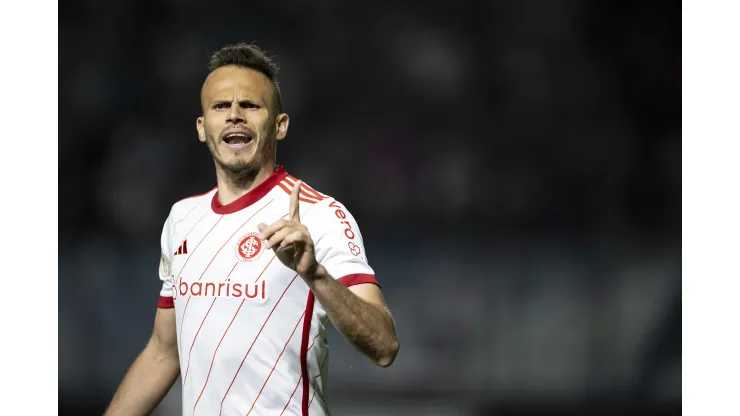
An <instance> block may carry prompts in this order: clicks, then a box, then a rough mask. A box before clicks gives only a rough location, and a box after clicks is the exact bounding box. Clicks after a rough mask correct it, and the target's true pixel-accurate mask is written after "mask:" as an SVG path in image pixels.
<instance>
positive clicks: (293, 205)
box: [290, 180, 303, 223]
mask: <svg viewBox="0 0 740 416" xmlns="http://www.w3.org/2000/svg"><path fill="white" fill-rule="evenodd" d="M302 184H303V181H300V180H298V181H296V183H295V185H293V193H291V194H290V220H291V221H295V222H298V223H300V222H301V214H300V212H299V210H298V194H299V193H300V192H301V185H302Z"/></svg>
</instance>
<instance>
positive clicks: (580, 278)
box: [59, 0, 681, 416]
mask: <svg viewBox="0 0 740 416" xmlns="http://www.w3.org/2000/svg"><path fill="white" fill-rule="evenodd" d="M59 13H60V15H59V20H60V22H59V23H60V25H59V26H60V33H59V34H60V42H59V49H60V54H59V59H60V66H59V77H60V83H59V85H60V87H59V89H60V91H59V92H60V101H61V102H60V106H59V108H60V117H59V120H60V121H59V122H60V143H59V166H60V167H59V175H60V176H59V178H60V179H59V181H60V182H59V186H60V205H59V218H60V221H59V223H60V243H61V244H60V247H59V253H60V256H59V258H60V264H59V273H60V274H59V279H60V283H61V284H60V285H59V358H60V359H59V386H60V392H59V393H60V412H61V413H62V414H77V415H82V414H101V413H102V411H103V409H104V408H105V406H106V405H107V403H108V401H109V399H110V397H111V396H112V394H113V392H114V390H115V388H116V387H117V385H118V383H119V381H120V380H121V378H122V376H123V374H124V372H125V371H126V369H127V367H128V366H129V365H130V363H131V362H132V360H133V359H134V358H135V356H136V355H137V354H138V352H139V351H140V349H141V348H142V347H143V346H144V344H145V342H146V340H147V338H148V336H149V334H150V331H151V326H152V322H153V314H154V312H155V304H156V300H157V297H158V291H159V287H160V282H159V280H158V278H157V274H156V273H157V267H158V266H157V265H158V260H159V246H158V243H159V233H160V231H161V227H162V223H163V221H164V220H165V218H166V216H167V213H168V211H169V208H170V206H171V205H172V204H173V203H174V202H175V201H177V200H178V199H181V198H182V197H185V196H188V195H192V194H197V193H202V192H205V191H206V190H208V189H210V188H211V187H213V186H214V184H215V177H214V174H213V164H212V161H211V159H210V157H209V154H208V151H207V149H206V148H205V147H204V146H203V145H201V144H200V143H199V142H198V140H197V136H196V131H195V118H196V117H197V116H198V115H199V111H200V109H199V89H200V86H201V82H202V80H203V78H204V76H205V74H206V70H205V65H206V63H207V60H208V57H209V55H210V53H211V52H212V51H213V50H215V49H216V48H218V47H220V46H222V45H223V44H226V43H233V42H236V41H242V40H243V41H255V42H256V43H257V44H258V45H260V46H262V47H264V48H266V49H267V50H268V51H269V52H271V54H272V55H273V56H275V58H276V60H277V61H278V63H279V64H280V66H281V67H282V71H281V74H280V83H281V87H282V90H283V94H284V101H285V106H286V110H287V112H288V113H289V114H290V116H291V125H290V127H291V128H290V132H289V134H288V138H287V139H286V140H285V141H284V142H283V143H282V144H281V145H280V146H279V147H278V162H279V163H281V164H284V165H286V168H287V169H288V170H289V172H291V173H292V174H294V175H296V176H299V177H302V178H304V179H305V180H306V181H307V182H308V183H309V184H311V185H312V186H313V187H315V188H317V189H319V190H321V191H322V192H324V193H328V194H330V195H332V196H334V197H336V198H337V199H339V200H341V201H342V202H344V203H345V204H346V206H347V207H348V208H349V209H350V210H351V211H352V212H353V214H354V215H355V217H356V218H357V220H358V221H359V224H360V227H361V229H362V232H363V235H364V237H365V241H366V245H367V251H368V254H369V259H370V263H371V265H372V266H373V267H374V268H375V270H376V272H377V275H378V278H379V280H380V281H381V283H382V284H383V287H384V292H385V294H386V297H387V301H388V303H389V305H390V307H391V309H392V311H393V312H394V315H395V318H396V320H397V325H398V328H399V331H400V340H401V351H400V354H399V356H398V359H397V361H396V363H395V364H394V365H393V366H392V367H391V368H389V369H380V368H375V367H373V366H372V365H371V364H370V363H369V362H368V361H367V360H366V359H364V358H363V357H362V356H360V354H359V353H357V352H355V351H354V350H353V349H352V348H351V347H350V346H349V344H347V343H346V342H345V341H344V340H342V339H341V337H340V336H339V335H338V334H337V333H336V332H332V333H331V334H330V338H331V339H332V341H331V342H332V344H331V345H332V355H331V365H330V377H329V393H328V402H329V403H330V404H331V405H332V406H333V410H334V413H335V414H337V415H389V416H390V415H484V414H501V415H507V414H511V415H513V414H541V413H542V412H544V411H550V412H553V411H560V412H565V413H571V414H638V413H641V414H647V413H653V412H659V411H660V412H669V411H672V410H676V409H678V407H677V404H679V403H680V400H681V346H680V345H681V344H680V338H681V337H680V334H681V257H680V256H681V252H680V248H681V241H680V222H679V220H680V212H681V205H680V199H679V197H680V192H681V190H680V187H681V169H680V157H681V147H680V145H681V124H680V123H681V101H680V100H681V86H680V85H681V84H680V82H681V40H680V34H681V29H680V17H681V10H680V2H677V1H637V0H621V1H616V0H608V1H607V0H605V1H586V0H558V1H551V0H542V1H535V0H517V1H452V2H439V1H432V2H419V3H413V2H410V1H405V0H396V1H388V0H376V1H353V2H341V1H337V0H321V1H316V2H306V1H294V0H273V1H269V2H244V3H213V2H206V3H204V2H199V1H195V0H150V1H140V0H136V1H133V0H131V1H121V0H118V1H109V2H99V1H92V0H87V1H80V0H72V1H70V2H65V3H63V4H62V5H61V7H60V8H59ZM179 394H180V392H179V390H178V389H177V387H175V389H174V390H173V391H172V392H171V394H170V395H169V396H168V397H167V399H166V400H165V402H164V403H163V404H162V405H161V406H160V408H159V409H158V410H157V411H156V413H155V414H156V415H175V414H179V409H180V406H179Z"/></svg>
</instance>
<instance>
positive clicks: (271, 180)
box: [211, 166, 288, 214]
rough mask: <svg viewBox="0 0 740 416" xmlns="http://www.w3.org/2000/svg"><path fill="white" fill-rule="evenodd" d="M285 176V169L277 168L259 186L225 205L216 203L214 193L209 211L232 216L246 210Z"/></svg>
mask: <svg viewBox="0 0 740 416" xmlns="http://www.w3.org/2000/svg"><path fill="white" fill-rule="evenodd" d="M286 176H288V173H287V172H285V168H284V167H283V166H278V167H277V169H275V172H273V174H272V175H270V176H269V177H268V178H267V179H265V180H264V181H263V182H262V183H261V184H259V185H257V186H255V187H254V189H252V190H250V191H249V192H247V193H246V194H244V195H242V196H240V197H239V198H237V199H236V200H235V201H233V202H232V203H230V204H227V205H221V203H220V202H219V201H218V191H216V193H215V194H213V199H212V200H211V209H213V212H215V213H216V214H233V213H235V212H237V211H239V210H242V209H244V208H247V207H248V206H250V205H252V204H254V203H255V202H257V201H259V200H260V199H262V198H263V197H264V196H265V195H267V193H268V192H270V191H271V190H272V188H274V187H276V186H277V184H278V183H280V181H282V180H283V179H284V178H285V177H286Z"/></svg>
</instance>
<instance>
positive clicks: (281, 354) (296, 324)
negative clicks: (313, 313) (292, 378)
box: [247, 311, 306, 416]
mask: <svg viewBox="0 0 740 416" xmlns="http://www.w3.org/2000/svg"><path fill="white" fill-rule="evenodd" d="M305 315H306V311H303V313H302V314H301V317H300V318H299V319H298V322H296V323H295V327H293V332H291V333H290V336H289V337H288V340H287V341H285V345H283V350H282V351H280V355H278V357H277V359H276V360H275V364H273V365H272V370H270V374H268V375H267V378H266V379H265V382H264V383H262V388H261V389H260V391H259V393H257V397H255V398H254V401H253V402H252V407H250V408H249V411H248V412H247V416H249V414H250V413H252V409H254V405H255V404H257V400H258V399H259V398H260V395H262V391H263V390H264V389H265V386H266V385H267V382H268V381H269V380H270V377H271V376H272V373H273V372H275V367H277V364H278V362H279V361H280V357H282V356H283V353H284V352H285V349H286V348H288V344H289V343H290V340H291V339H293V335H294V334H295V330H296V329H298V324H300V323H301V319H303V317H304V316H305Z"/></svg>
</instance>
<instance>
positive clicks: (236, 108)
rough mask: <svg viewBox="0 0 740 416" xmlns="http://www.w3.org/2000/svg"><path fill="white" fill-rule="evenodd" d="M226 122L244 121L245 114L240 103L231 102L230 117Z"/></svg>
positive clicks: (236, 122) (237, 122)
mask: <svg viewBox="0 0 740 416" xmlns="http://www.w3.org/2000/svg"><path fill="white" fill-rule="evenodd" d="M226 122H227V123H232V124H239V123H243V122H244V114H242V107H241V106H240V105H239V103H237V102H234V103H231V109H230V110H229V118H228V119H227V120H226Z"/></svg>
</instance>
